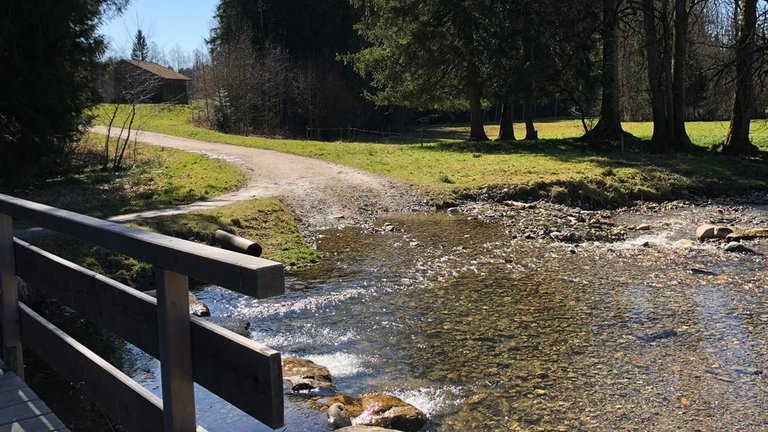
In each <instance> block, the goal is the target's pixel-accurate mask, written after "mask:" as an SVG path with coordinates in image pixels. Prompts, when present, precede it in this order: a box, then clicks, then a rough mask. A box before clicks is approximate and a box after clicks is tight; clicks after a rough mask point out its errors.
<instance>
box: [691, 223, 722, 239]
mask: <svg viewBox="0 0 768 432" xmlns="http://www.w3.org/2000/svg"><path fill="white" fill-rule="evenodd" d="M715 228H717V227H716V226H714V225H710V224H704V225H701V226H699V227H698V228H696V240H698V241H704V240H709V239H713V238H716V237H715Z"/></svg>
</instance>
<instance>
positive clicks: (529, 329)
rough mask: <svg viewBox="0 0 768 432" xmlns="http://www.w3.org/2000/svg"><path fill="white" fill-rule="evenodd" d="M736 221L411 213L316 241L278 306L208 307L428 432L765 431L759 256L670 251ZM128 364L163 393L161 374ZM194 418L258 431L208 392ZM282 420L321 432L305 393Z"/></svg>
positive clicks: (765, 350) (690, 247) (222, 301)
mask: <svg viewBox="0 0 768 432" xmlns="http://www.w3.org/2000/svg"><path fill="white" fill-rule="evenodd" d="M727 213H728V210H727V209H717V208H707V209H695V208H693V209H691V208H688V209H684V210H680V211H677V212H668V213H664V214H654V215H645V216H642V217H636V218H639V219H638V220H642V221H648V222H651V223H652V224H653V225H654V226H655V227H656V228H655V229H654V230H652V231H650V232H646V233H644V234H642V235H640V234H634V236H631V238H630V239H629V240H627V241H625V242H621V243H590V244H581V245H578V246H576V245H568V244H563V243H554V242H551V241H536V240H534V241H531V240H513V239H511V238H510V237H509V236H508V235H507V233H506V232H505V230H504V227H503V226H502V224H496V223H486V222H480V221H477V220H467V219H466V218H465V217H450V216H447V215H420V216H403V217H397V218H391V219H388V220H387V221H388V222H390V223H392V224H393V225H394V226H395V227H396V229H395V230H394V231H391V232H389V231H383V230H377V231H373V232H370V231H369V232H364V233H363V232H359V230H355V229H345V230H339V231H330V232H326V233H324V235H323V236H321V238H320V239H319V243H318V247H319V249H320V250H321V251H322V252H323V253H324V255H325V260H324V262H323V263H322V264H320V265H318V266H316V267H314V268H312V269H311V270H309V271H306V272H303V273H300V274H297V275H293V276H291V277H290V278H289V279H288V284H287V292H286V294H285V295H283V296H280V297H277V298H272V299H267V300H259V301H257V300H253V299H249V298H245V297H242V296H239V295H236V294H233V293H231V292H229V291H226V290H223V289H220V288H216V287H210V288H207V289H205V290H203V291H201V292H200V293H198V295H199V297H200V298H201V299H202V300H203V301H204V302H206V303H207V304H208V305H209V307H210V308H211V312H212V314H213V315H214V316H219V317H228V319H234V320H237V319H241V320H242V321H243V322H248V323H249V332H250V335H251V337H252V338H253V339H255V340H257V341H259V342H262V343H265V344H267V345H269V346H271V347H273V348H275V349H277V350H279V351H281V352H282V353H283V355H291V356H297V357H303V358H309V359H311V360H313V361H315V362H317V363H319V364H322V365H325V366H327V367H329V369H330V371H331V374H332V375H333V377H334V381H335V383H336V384H337V386H338V388H339V390H340V391H341V392H343V393H347V394H353V395H359V394H363V393H368V392H386V393H389V394H394V395H396V396H398V397H400V398H402V399H404V400H406V401H407V402H410V403H412V404H414V405H415V406H417V407H418V408H420V409H422V410H423V411H425V412H426V413H427V414H428V415H429V417H430V419H431V422H430V424H429V425H428V427H427V428H428V429H429V430H440V431H473V430H476V431H491V430H547V431H550V430H563V431H566V430H567V431H571V430H610V431H613V430H636V431H647V430H670V431H671V430H704V431H709V430H728V431H736V430H740V431H752V430H755V431H757V430H766V429H768V409H767V408H768V375H766V374H765V373H764V368H765V365H766V364H768V363H767V361H768V347H767V346H766V343H768V296H767V294H768V283H767V282H768V276H767V274H766V271H765V264H766V259H765V258H764V257H763V256H761V255H743V254H729V253H727V252H723V251H721V250H720V249H718V248H716V247H715V246H713V245H707V244H705V245H698V244H693V243H692V242H686V241H677V240H678V239H684V238H692V237H693V231H694V230H695V227H696V226H697V224H698V223H700V222H707V221H708V220H713V219H718V218H721V219H722V218H726V219H727V216H728V215H727ZM750 214H751V215H752V216H750V217H754V218H756V219H760V218H766V217H768V213H766V209H765V208H754V209H752V210H751V213H750ZM742 216H743V215H742ZM625 219H626V220H625V221H624V222H626V223H631V222H632V221H633V220H632V217H631V216H626V217H625ZM380 223H381V222H380ZM762 246H764V245H762V244H760V243H759V242H758V245H757V247H758V249H759V247H762ZM133 358H134V364H133V365H132V367H131V371H132V374H133V375H134V376H135V377H136V378H138V379H139V380H140V381H141V382H143V383H144V384H145V385H147V386H148V387H149V388H150V389H152V390H153V391H156V392H159V384H158V381H159V378H158V377H159V371H158V368H157V365H156V362H154V361H153V360H151V359H147V358H146V357H143V356H142V355H141V354H139V353H136V354H135V355H134V356H133ZM198 412H199V416H200V418H199V422H200V423H201V424H202V425H203V426H204V427H206V428H208V430H211V431H216V430H221V431H239V430H243V431H245V430H266V429H265V428H263V427H260V426H258V424H257V423H256V422H254V421H253V420H249V419H248V418H247V417H246V416H245V415H243V414H242V413H240V412H238V411H237V410H235V409H233V408H230V407H228V406H227V405H226V404H225V403H223V402H221V401H220V400H218V399H216V398H215V397H213V396H210V395H209V394H207V393H206V392H205V391H203V390H201V389H199V392H198ZM286 423H287V429H286V430H288V431H304V430H306V431H323V430H327V426H326V424H325V421H324V417H323V415H322V414H320V413H317V412H315V411H312V410H309V409H307V404H306V403H305V402H304V399H303V398H302V397H299V396H293V395H286Z"/></svg>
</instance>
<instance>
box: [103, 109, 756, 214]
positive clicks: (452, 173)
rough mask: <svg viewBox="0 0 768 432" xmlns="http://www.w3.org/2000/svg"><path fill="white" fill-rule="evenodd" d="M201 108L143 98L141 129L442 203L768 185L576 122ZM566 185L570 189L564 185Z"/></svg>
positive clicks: (623, 198)
mask: <svg viewBox="0 0 768 432" xmlns="http://www.w3.org/2000/svg"><path fill="white" fill-rule="evenodd" d="M100 111H105V112H106V111H107V109H104V107H102V109H100ZM193 115H194V108H191V107H186V106H157V105H144V106H141V107H140V114H139V117H140V118H141V119H142V120H141V124H140V127H141V128H143V129H145V130H149V131H154V132H160V133H165V134H169V135H176V136H183V137H188V138H195V139H201V140H206V141H213V142H221V143H227V144H234V145H242V146H250V147H258V148H266V149H272V150H278V151H283V152H287V153H293V154H298V155H302V156H309V157H314V158H318V159H323V160H327V161H331V162H336V163H340V164H343V165H348V166H351V167H355V168H359V169H363V170H366V171H370V172H374V173H378V174H383V175H387V176H391V177H395V178H398V179H400V180H403V181H405V182H407V183H410V184H413V185H416V186H418V187H420V188H422V189H423V190H424V191H426V192H427V193H428V194H429V195H430V196H431V197H432V199H433V201H434V202H436V203H438V204H439V203H441V202H450V201H452V200H453V199H454V198H455V197H456V196H462V195H466V196H470V195H471V194H472V191H476V190H478V189H481V188H484V187H486V186H488V185H495V186H498V187H502V186H507V187H506V188H505V189H506V190H507V192H506V195H508V197H509V198H514V197H518V198H527V197H530V198H537V197H549V196H552V195H556V197H555V198H556V200H559V201H565V202H574V203H576V202H584V201H588V202H589V203H591V204H593V205H596V206H610V205H621V204H626V203H628V202H629V201H631V200H637V199H644V200H662V199H671V198H677V197H681V196H685V193H686V192H690V193H695V194H703V195H721V194H737V193H743V192H746V191H750V190H755V189H761V190H765V189H768V165H766V164H765V163H764V162H763V161H762V160H760V159H757V160H756V159H751V160H748V159H741V158H733V157H725V156H721V155H719V154H715V153H711V152H705V151H702V152H698V153H694V154H662V155H659V154H649V153H645V152H641V151H638V150H637V146H635V147H632V146H628V150H627V151H625V152H621V151H619V149H618V148H613V149H607V150H602V151H595V150H593V149H590V148H588V147H587V146H586V145H584V144H582V143H578V142H576V141H574V140H573V138H575V137H578V136H580V135H581V134H582V130H581V127H580V124H579V122H578V121H575V120H563V121H554V122H540V123H537V125H536V126H537V128H538V129H539V136H540V137H541V138H542V139H541V140H540V141H538V142H505V143H499V142H490V143H480V144H476V143H468V142H465V141H464V137H466V132H467V128H466V127H465V126H442V127H432V128H429V129H426V130H423V131H421V132H420V133H414V134H413V136H411V137H404V138H402V139H400V142H398V143H396V144H392V143H348V142H317V141H307V140H291V139H270V138H262V137H244V136H236V135H226V134H222V133H219V132H215V131H211V130H208V129H204V128H201V127H198V126H195V125H193V124H192V123H190V122H189V119H190V117H192V116H193ZM102 120H103V118H102ZM522 127H523V125H517V128H516V134H517V136H522V135H523V130H522ZM727 127H728V124H727V122H691V123H689V124H688V132H689V134H690V136H691V139H692V140H693V142H694V143H695V144H697V145H699V146H701V148H702V150H704V149H708V148H709V147H711V146H712V145H714V144H717V143H718V142H720V141H722V140H723V138H724V137H725V133H726V131H727ZM625 128H626V130H627V131H628V132H630V133H632V134H634V135H635V136H637V137H638V138H641V139H647V138H649V137H650V134H651V131H652V130H651V124H650V123H625ZM487 131H488V134H489V136H495V134H496V133H497V132H498V126H489V127H488V128H487ZM752 131H753V134H752V140H753V141H754V143H755V144H756V145H758V146H759V147H760V148H761V149H763V150H767V151H768V123H767V122H766V121H764V120H757V121H755V122H754V123H753V127H752ZM422 136H423V137H424V138H423V139H424V140H425V141H424V144H423V145H422V144H421V143H420V140H421V139H422V138H421V137H422ZM629 147H632V148H629ZM605 173H610V175H605ZM563 188H564V189H566V190H567V192H568V193H567V194H563V193H562V192H561V189H563Z"/></svg>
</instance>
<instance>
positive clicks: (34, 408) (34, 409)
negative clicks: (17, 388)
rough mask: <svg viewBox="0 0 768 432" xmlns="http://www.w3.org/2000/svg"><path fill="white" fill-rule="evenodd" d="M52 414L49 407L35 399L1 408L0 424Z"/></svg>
mask: <svg viewBox="0 0 768 432" xmlns="http://www.w3.org/2000/svg"><path fill="white" fill-rule="evenodd" d="M50 413H51V409H50V408H48V405H46V404H45V403H44V402H43V401H41V400H40V399H34V400H31V401H27V402H21V403H18V404H15V405H10V406H6V407H2V408H0V423H1V424H8V423H14V422H19V421H22V420H27V419H31V418H35V417H38V416H41V415H45V414H50Z"/></svg>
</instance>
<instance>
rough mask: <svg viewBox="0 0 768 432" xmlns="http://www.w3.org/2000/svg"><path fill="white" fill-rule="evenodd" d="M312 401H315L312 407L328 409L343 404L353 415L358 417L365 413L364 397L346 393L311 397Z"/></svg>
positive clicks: (321, 409) (322, 409)
mask: <svg viewBox="0 0 768 432" xmlns="http://www.w3.org/2000/svg"><path fill="white" fill-rule="evenodd" d="M311 402H314V406H312V408H314V409H318V410H320V411H326V410H328V409H329V408H330V407H331V406H333V405H334V404H341V405H343V406H344V409H345V410H346V411H347V412H348V413H349V415H350V416H352V417H357V416H359V415H360V414H362V413H363V401H362V399H360V398H356V397H352V396H348V395H344V394H339V395H335V396H327V397H321V398H316V399H311Z"/></svg>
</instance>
